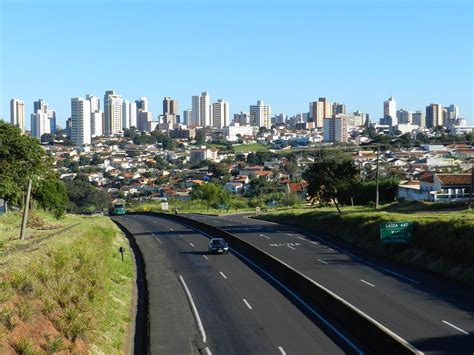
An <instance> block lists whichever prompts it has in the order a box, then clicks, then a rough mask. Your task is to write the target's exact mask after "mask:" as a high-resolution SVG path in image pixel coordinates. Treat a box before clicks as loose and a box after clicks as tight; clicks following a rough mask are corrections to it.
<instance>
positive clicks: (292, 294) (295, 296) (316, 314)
mask: <svg viewBox="0 0 474 355" xmlns="http://www.w3.org/2000/svg"><path fill="white" fill-rule="evenodd" d="M187 227H188V228H190V229H192V230H194V231H196V232H199V233H201V234H204V235H205V236H207V237H208V238H209V239H211V238H212V236H211V235H210V234H208V233H206V232H203V231H200V230H199V229H197V228H194V227H191V226H189V225H187ZM231 250H232V252H233V253H234V254H235V255H237V256H238V257H239V258H240V259H243V260H245V261H246V262H247V263H249V264H250V265H253V267H255V268H256V269H257V270H259V271H260V272H261V273H263V274H264V275H266V276H267V277H268V278H270V279H271V280H273V282H275V283H276V284H277V285H279V286H280V287H281V288H283V289H284V290H285V291H286V292H288V293H289V294H290V295H291V296H292V297H293V298H294V299H296V300H297V301H298V302H300V303H301V304H302V305H303V306H304V307H306V309H307V310H308V311H310V312H311V313H312V314H313V315H315V316H316V317H317V318H318V319H319V320H321V321H322V322H323V323H324V324H325V325H326V326H328V327H329V328H330V329H331V330H332V331H333V332H334V333H336V334H337V335H338V336H339V337H340V338H341V339H343V340H344V341H345V342H346V343H347V344H348V345H349V346H351V347H352V348H353V349H354V350H355V351H356V352H357V354H359V355H363V354H364V352H363V351H362V350H361V349H359V348H358V347H357V345H356V344H354V343H353V342H352V341H351V340H350V339H349V338H348V337H346V336H345V335H344V334H343V333H342V332H341V331H339V329H337V328H336V327H335V326H334V325H333V324H332V323H331V322H329V321H328V320H327V319H326V318H324V317H323V316H322V315H321V314H319V313H318V312H317V311H316V310H314V308H313V307H311V306H310V305H309V304H307V303H306V302H305V301H303V299H302V298H301V297H299V296H298V295H297V294H296V293H294V292H293V291H292V290H290V289H289V288H288V287H287V286H286V285H285V284H283V283H282V282H281V281H279V280H277V279H276V278H275V277H274V276H273V275H272V274H270V273H269V272H268V271H266V270H264V269H262V268H261V267H260V266H258V265H257V264H255V263H254V262H253V261H252V260H250V259H249V258H247V257H246V256H244V255H243V254H240V253H239V252H238V251H236V250H235V249H231ZM277 260H278V261H279V262H281V263H282V264H284V265H286V266H288V267H289V268H290V269H292V270H295V269H293V268H292V267H291V266H289V265H288V264H286V263H285V262H283V261H281V260H279V259H277ZM295 271H296V270H295ZM303 276H304V275H303ZM304 277H306V276H304ZM306 278H308V277H306ZM308 279H309V278H308ZM309 280H310V281H312V282H313V283H314V284H316V285H318V286H319V287H321V288H323V289H324V290H326V291H327V292H329V293H330V294H332V295H334V296H336V298H337V299H340V300H342V302H344V303H345V304H349V305H350V306H351V307H353V308H355V307H354V306H352V305H351V304H350V303H348V302H347V301H345V300H343V299H342V298H341V297H339V296H337V295H336V294H335V293H334V292H332V291H329V290H328V289H327V288H325V287H324V286H322V285H321V284H318V283H317V282H316V281H314V280H312V279H309ZM357 310H358V309H357ZM358 311H359V310H358ZM359 312H361V311H359ZM361 313H362V312H361ZM363 314H365V313H363ZM365 315H366V314H365ZM366 316H367V317H368V318H370V317H369V316H368V315H366ZM370 319H371V320H373V319H372V318H370ZM373 322H374V323H376V324H377V325H380V326H381V327H383V328H384V330H386V331H387V333H389V334H390V335H394V337H397V338H398V339H400V340H401V341H403V342H404V343H405V344H407V345H408V346H409V347H410V348H413V349H414V350H416V351H417V354H422V353H421V352H419V351H418V350H417V349H416V348H414V347H413V346H412V345H411V344H410V343H408V342H407V341H406V340H404V339H403V338H401V337H399V336H398V335H397V334H395V333H393V332H392V331H391V330H390V329H388V328H386V327H384V326H383V325H382V324H380V323H379V322H377V321H376V320H373Z"/></svg>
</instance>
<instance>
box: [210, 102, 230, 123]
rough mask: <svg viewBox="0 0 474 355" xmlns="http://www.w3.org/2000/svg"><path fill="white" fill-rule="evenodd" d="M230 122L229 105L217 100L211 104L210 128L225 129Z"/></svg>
mask: <svg viewBox="0 0 474 355" xmlns="http://www.w3.org/2000/svg"><path fill="white" fill-rule="evenodd" d="M229 122H230V104H229V103H228V102H226V101H224V100H217V102H215V103H213V104H212V126H213V127H215V128H223V127H227V126H228V125H229Z"/></svg>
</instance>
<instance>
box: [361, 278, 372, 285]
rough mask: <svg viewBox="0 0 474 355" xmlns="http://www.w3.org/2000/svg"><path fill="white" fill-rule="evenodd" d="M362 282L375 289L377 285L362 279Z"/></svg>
mask: <svg viewBox="0 0 474 355" xmlns="http://www.w3.org/2000/svg"><path fill="white" fill-rule="evenodd" d="M360 281H361V282H363V283H365V284H367V285H369V286H372V287H375V285H374V284H371V283H370V282H367V281H365V280H362V279H360Z"/></svg>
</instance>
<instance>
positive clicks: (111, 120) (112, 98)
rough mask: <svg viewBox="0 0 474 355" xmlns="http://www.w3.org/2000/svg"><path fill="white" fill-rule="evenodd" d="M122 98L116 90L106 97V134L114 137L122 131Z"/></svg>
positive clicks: (109, 91) (110, 91)
mask: <svg viewBox="0 0 474 355" xmlns="http://www.w3.org/2000/svg"><path fill="white" fill-rule="evenodd" d="M122 102H123V100H122V96H120V95H117V94H116V93H115V91H114V90H108V91H106V92H105V95H104V134H105V135H109V136H110V135H113V134H116V133H119V132H121V131H122V122H123V121H122Z"/></svg>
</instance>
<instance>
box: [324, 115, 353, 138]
mask: <svg viewBox="0 0 474 355" xmlns="http://www.w3.org/2000/svg"><path fill="white" fill-rule="evenodd" d="M348 128H349V127H348V122H347V115H342V114H341V115H335V116H334V117H330V118H325V119H324V123H323V139H324V141H325V142H335V143H346V142H347V141H348V139H349V133H348V132H349V130H348Z"/></svg>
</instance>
